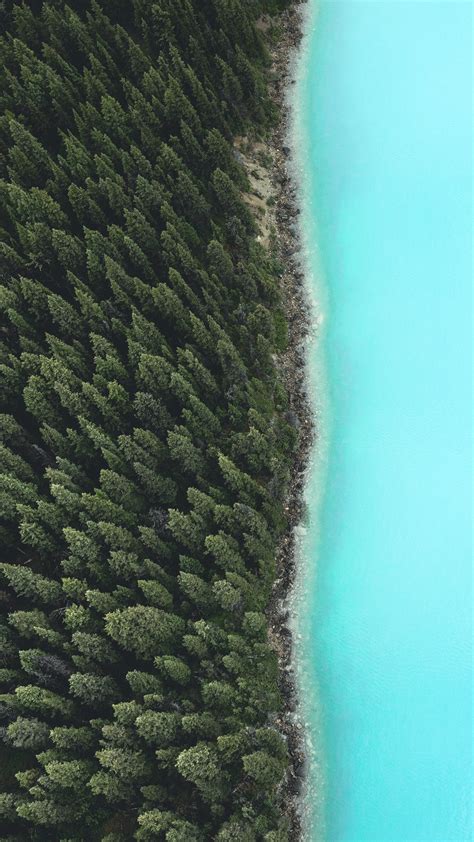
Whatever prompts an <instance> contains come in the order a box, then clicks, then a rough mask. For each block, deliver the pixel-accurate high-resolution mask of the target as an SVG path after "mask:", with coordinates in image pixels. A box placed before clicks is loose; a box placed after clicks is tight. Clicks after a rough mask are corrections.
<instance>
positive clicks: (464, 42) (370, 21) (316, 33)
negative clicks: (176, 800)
mask: <svg viewBox="0 0 474 842" xmlns="http://www.w3.org/2000/svg"><path fill="white" fill-rule="evenodd" d="M318 6H319V12H318V16H317V17H318V19H317V21H316V4H314V6H313V7H312V11H311V10H310V16H311V15H312V18H311V21H310V22H309V24H308V35H307V40H306V47H305V49H304V52H303V55H302V57H301V61H300V78H299V81H298V85H297V88H296V97H297V108H296V114H295V120H296V125H295V132H296V135H295V136H296V138H297V140H296V143H297V159H298V165H299V169H300V171H302V172H303V173H304V177H303V179H302V185H301V187H302V194H303V216H302V218H303V225H304V237H305V245H306V250H307V259H308V261H309V268H310V270H311V272H310V283H311V284H312V287H311V293H312V295H313V297H314V298H315V299H316V301H317V307H316V310H317V312H320V314H321V316H322V317H324V322H323V325H322V327H321V328H320V330H319V338H318V339H317V341H316V342H313V344H312V346H311V349H310V356H309V375H310V379H311V381H312V383H313V391H314V400H315V406H316V410H317V412H318V425H319V429H320V432H321V438H320V441H319V443H318V446H317V448H316V452H315V456H314V465H313V469H312V471H311V475H310V479H309V483H308V488H307V504H308V529H307V533H306V535H305V537H304V538H303V559H302V565H303V567H302V573H301V576H302V577H303V580H302V581H300V586H301V585H302V584H303V585H304V587H303V591H304V596H302V597H300V603H299V606H298V609H297V610H298V620H297V624H298V631H299V633H300V636H301V639H300V642H299V645H298V658H299V662H300V682H301V690H302V696H303V708H304V711H305V714H306V718H307V720H308V734H309V736H310V738H311V741H312V743H313V746H314V756H313V762H312V769H311V773H310V792H309V796H308V799H307V804H308V810H309V815H310V821H309V824H308V833H307V839H308V840H311V842H313V841H314V840H320V839H323V840H326V842H336V840H337V842H339V840H341V841H342V840H344V842H363V840H377V842H389V840H390V842H425V840H426V842H448V840H451V842H467V840H471V839H472V814H471V798H472V783H473V781H472V732H471V725H472V699H471V689H472V687H471V678H472V675H471V666H472V662H471V648H470V646H471V640H472V628H471V621H472V615H471V604H472V603H471V598H472V597H471V563H472V561H471V560H472V555H471V551H472V545H471V529H470V517H471V497H470V494H471V461H470V459H471V421H472V419H471V411H472V395H471V391H470V379H471V369H470V365H471V348H472V345H471V342H472V338H471V315H472V308H471V300H470V287H471V278H472V233H471V232H472V228H471V226H472V206H471V199H472V196H471V193H472V157H471V149H472V136H471V134H472V122H471V119H472V118H471V96H472V89H471V85H472V82H471V72H472V65H471V60H472V5H471V3H470V2H455V1H454V0H452V1H451V2H447V0H445V1H444V2H429V0H428V2H412V1H411V0H400V1H399V2H384V0H375V2H367V0H322V1H321V2H320V3H319V4H318ZM315 243H318V245H319V252H320V253H318V252H317V251H316V247H315ZM321 267H322V273H323V280H321ZM322 370H324V371H325V372H326V378H327V387H326V386H324V382H323V379H322V376H321V371H322ZM324 478H326V479H325V481H324ZM321 491H322V492H323V493H322V501H321V500H320V496H321Z"/></svg>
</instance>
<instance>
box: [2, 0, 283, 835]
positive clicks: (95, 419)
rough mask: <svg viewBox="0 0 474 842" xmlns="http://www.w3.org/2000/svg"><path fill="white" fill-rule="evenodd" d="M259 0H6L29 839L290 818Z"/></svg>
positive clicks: (22, 733) (11, 752)
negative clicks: (269, 613) (253, 146)
mask: <svg viewBox="0 0 474 842" xmlns="http://www.w3.org/2000/svg"><path fill="white" fill-rule="evenodd" d="M282 5H284V4H283V3H282V2H280V0H274V2H263V0H262V1H261V0H259V1H258V2H250V0H199V1H198V0H182V2H180V3H176V2H172V0H158V2H151V0H132V2H130V3H125V2H122V0H112V2H109V3H102V2H100V0H99V1H98V0H84V2H81V3H76V2H73V3H70V4H69V5H68V4H67V3H64V2H62V0H57V2H50V1H49V0H38V2H34V3H31V4H24V3H22V2H16V0H13V2H8V3H4V4H3V6H2V11H1V20H2V32H3V34H2V36H1V38H0V50H1V57H2V64H3V67H4V71H5V72H4V74H3V76H2V80H1V81H0V95H1V103H2V113H3V115H4V116H3V117H2V118H1V120H0V148H1V155H0V198H1V220H0V227H1V234H2V236H1V239H2V249H1V252H0V309H1V311H2V315H1V320H2V335H1V352H0V367H1V372H2V387H1V393H0V395H1V397H0V401H1V406H0V412H2V413H3V414H0V537H1V539H2V540H1V550H0V585H1V597H2V614H3V619H2V625H1V628H0V636H1V639H2V663H1V665H0V666H1V670H0V679H1V683H2V687H1V689H2V691H3V694H2V697H1V713H2V728H1V737H2V739H3V741H4V748H5V754H6V755H7V757H8V762H7V764H6V765H7V767H8V768H7V771H6V773H5V774H4V775H2V784H3V790H4V792H3V793H0V816H1V823H2V832H3V834H4V838H6V839H7V838H8V839H9V840H28V839H30V840H45V842H46V841H48V842H49V840H53V839H58V840H77V842H79V840H99V839H103V840H108V842H124V841H125V840H129V839H134V838H135V839H139V840H155V839H157V840H167V842H204V840H207V839H216V840H226V839H229V840H231V839H232V840H233V839H238V840H241V842H245V840H249V841H250V840H252V842H253V840H266V842H270V841H271V842H284V840H285V839H286V838H287V833H286V829H285V824H284V821H283V819H282V814H281V810H280V806H279V796H278V784H279V782H280V781H281V779H282V776H283V774H284V771H285V765H286V750H285V746H284V743H283V742H282V740H281V738H280V737H279V735H278V734H277V732H276V731H275V730H273V728H272V727H271V722H272V721H273V717H274V715H275V714H276V712H277V711H278V708H279V705H280V698H279V695H278V690H277V665H276V658H275V655H274V653H273V651H272V650H271V648H270V647H269V645H268V642H267V622H266V617H265V613H264V612H265V609H266V607H267V604H268V600H269V595H270V590H271V586H272V582H273V578H274V555H275V544H276V540H277V539H278V536H279V533H280V530H281V529H283V528H284V525H285V519H284V513H283V505H282V501H283V498H284V493H285V483H286V478H287V472H288V467H289V462H290V459H291V451H292V448H293V447H294V443H295V434H294V430H293V428H292V427H290V426H289V425H288V424H287V423H286V422H285V420H284V416H283V412H284V411H285V410H286V409H287V404H286V396H285V393H284V389H283V387H282V385H281V383H280V382H279V379H278V375H277V371H276V368H275V366H274V361H273V360H274V354H275V353H277V352H278V351H279V350H281V349H282V348H284V346H285V341H286V324H285V319H284V315H283V312H282V309H281V302H280V300H279V292H278V282H277V276H276V274H275V268H274V263H273V261H272V260H271V259H270V257H269V256H268V255H267V254H266V253H265V252H264V251H263V249H262V248H261V247H260V246H259V245H258V243H257V242H256V240H255V236H254V235H255V232H256V225H255V222H254V220H253V217H252V215H251V213H250V211H249V208H248V206H247V204H246V202H245V201H244V199H243V196H242V191H245V190H246V189H248V179H247V175H246V173H245V171H244V169H243V168H242V166H241V165H240V164H239V163H238V160H237V157H238V156H236V155H235V154H234V148H233V143H232V138H233V136H235V135H236V134H237V133H243V132H245V131H246V127H247V126H248V125H249V124H250V123H252V124H253V126H254V128H255V129H256V130H257V131H259V130H261V131H264V130H265V128H266V126H267V124H268V120H269V119H270V118H271V114H272V109H271V106H270V104H269V101H268V98H267V96H266V91H265V72H266V70H265V69H266V65H267V56H266V50H265V47H264V44H263V42H262V40H261V37H260V35H259V32H258V30H257V28H256V27H255V25H254V24H255V20H256V18H257V16H258V15H259V14H261V13H264V12H269V11H270V12H275V11H276V10H277V8H279V7H281V6H282Z"/></svg>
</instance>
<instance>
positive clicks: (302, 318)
mask: <svg viewBox="0 0 474 842" xmlns="http://www.w3.org/2000/svg"><path fill="white" fill-rule="evenodd" d="M306 7H307V2H306V0H293V3H292V4H291V6H290V7H289V8H288V9H286V10H285V11H284V12H282V13H281V15H280V16H279V17H278V24H279V26H280V27H281V30H282V32H281V36H280V38H279V39H278V42H277V44H276V45H275V46H274V47H273V49H272V50H271V56H272V66H271V73H272V75H273V77H274V78H273V79H271V80H269V83H268V85H269V95H270V97H271V99H272V101H273V102H274V104H275V106H276V108H277V110H278V114H279V119H278V124H277V126H276V127H275V129H274V130H273V132H272V134H271V137H270V138H269V141H268V149H269V151H270V153H271V154H272V157H273V167H272V170H271V173H270V178H271V182H272V185H273V188H274V191H275V194H276V204H275V216H274V222H275V227H276V253H277V255H278V257H279V259H280V261H281V264H282V266H283V273H282V276H281V279H280V284H281V292H282V303H283V306H284V309H285V314H286V318H287V324H288V345H287V348H286V350H285V351H284V352H283V353H282V354H280V355H279V357H278V363H277V365H278V368H279V371H280V375H281V378H282V381H283V383H284V384H285V387H286V390H287V393H288V397H289V414H291V420H292V423H294V424H295V426H296V427H297V429H298V432H299V440H298V446H297V449H296V451H295V453H294V458H293V463H292V467H291V472H290V481H289V484H288V490H287V498H286V504H285V507H286V510H287V513H288V524H287V527H286V529H285V532H284V534H283V536H282V537H281V539H280V542H279V546H278V549H277V555H276V562H277V578H276V579H275V583H274V586H273V592H272V598H271V602H270V604H269V607H268V612H267V613H268V617H269V634H270V639H271V642H272V644H273V646H274V648H275V650H276V652H277V656H278V664H279V687H280V692H281V695H282V699H283V706H282V711H281V714H280V715H279V716H278V718H277V720H276V722H275V724H276V725H277V727H278V728H279V730H280V732H281V733H282V734H283V735H284V736H285V738H286V741H287V746H288V751H289V767H288V771H287V774H286V777H285V779H284V781H283V784H282V787H281V800H282V809H283V812H284V813H285V814H286V816H287V817H288V819H289V822H290V832H289V839H290V840H291V842H301V840H302V838H303V822H302V812H303V811H302V797H303V787H304V785H305V782H306V777H307V764H308V753H307V749H306V745H305V729H304V726H303V723H302V720H301V715H300V699H299V688H298V681H297V676H296V667H295V663H294V645H293V634H292V631H291V628H290V607H289V605H288V600H289V598H290V596H291V593H292V591H293V588H294V585H295V581H296V577H297V562H298V560H297V547H296V532H295V530H296V527H297V526H298V525H299V524H300V523H301V521H302V518H303V514H304V508H305V503H304V490H305V486H306V481H307V471H308V466H309V457H310V452H311V449H312V446H313V444H314V441H315V438H316V435H317V432H316V428H315V419H314V416H313V411H312V407H311V401H310V398H309V395H308V382H307V371H306V365H307V359H306V350H307V349H306V344H307V339H308V336H309V333H310V328H311V322H312V319H311V312H312V303H311V300H310V298H309V295H308V290H307V287H306V282H305V270H304V263H303V259H302V257H303V249H302V241H301V231H300V226H299V223H298V217H299V216H300V207H299V196H298V184H297V182H296V179H295V174H294V168H293V166H292V163H291V162H292V154H293V152H294V150H293V149H292V147H291V146H290V145H288V144H289V143H290V142H291V141H290V139H289V138H290V134H291V126H292V113H291V111H292V107H291V105H290V103H289V98H288V92H289V90H290V89H291V87H290V86H292V85H295V84H296V79H295V78H294V74H293V66H294V62H295V59H296V57H297V53H298V51H299V49H300V48H301V43H302V40H303V37H304V31H303V30H304V9H305V8H306Z"/></svg>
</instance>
